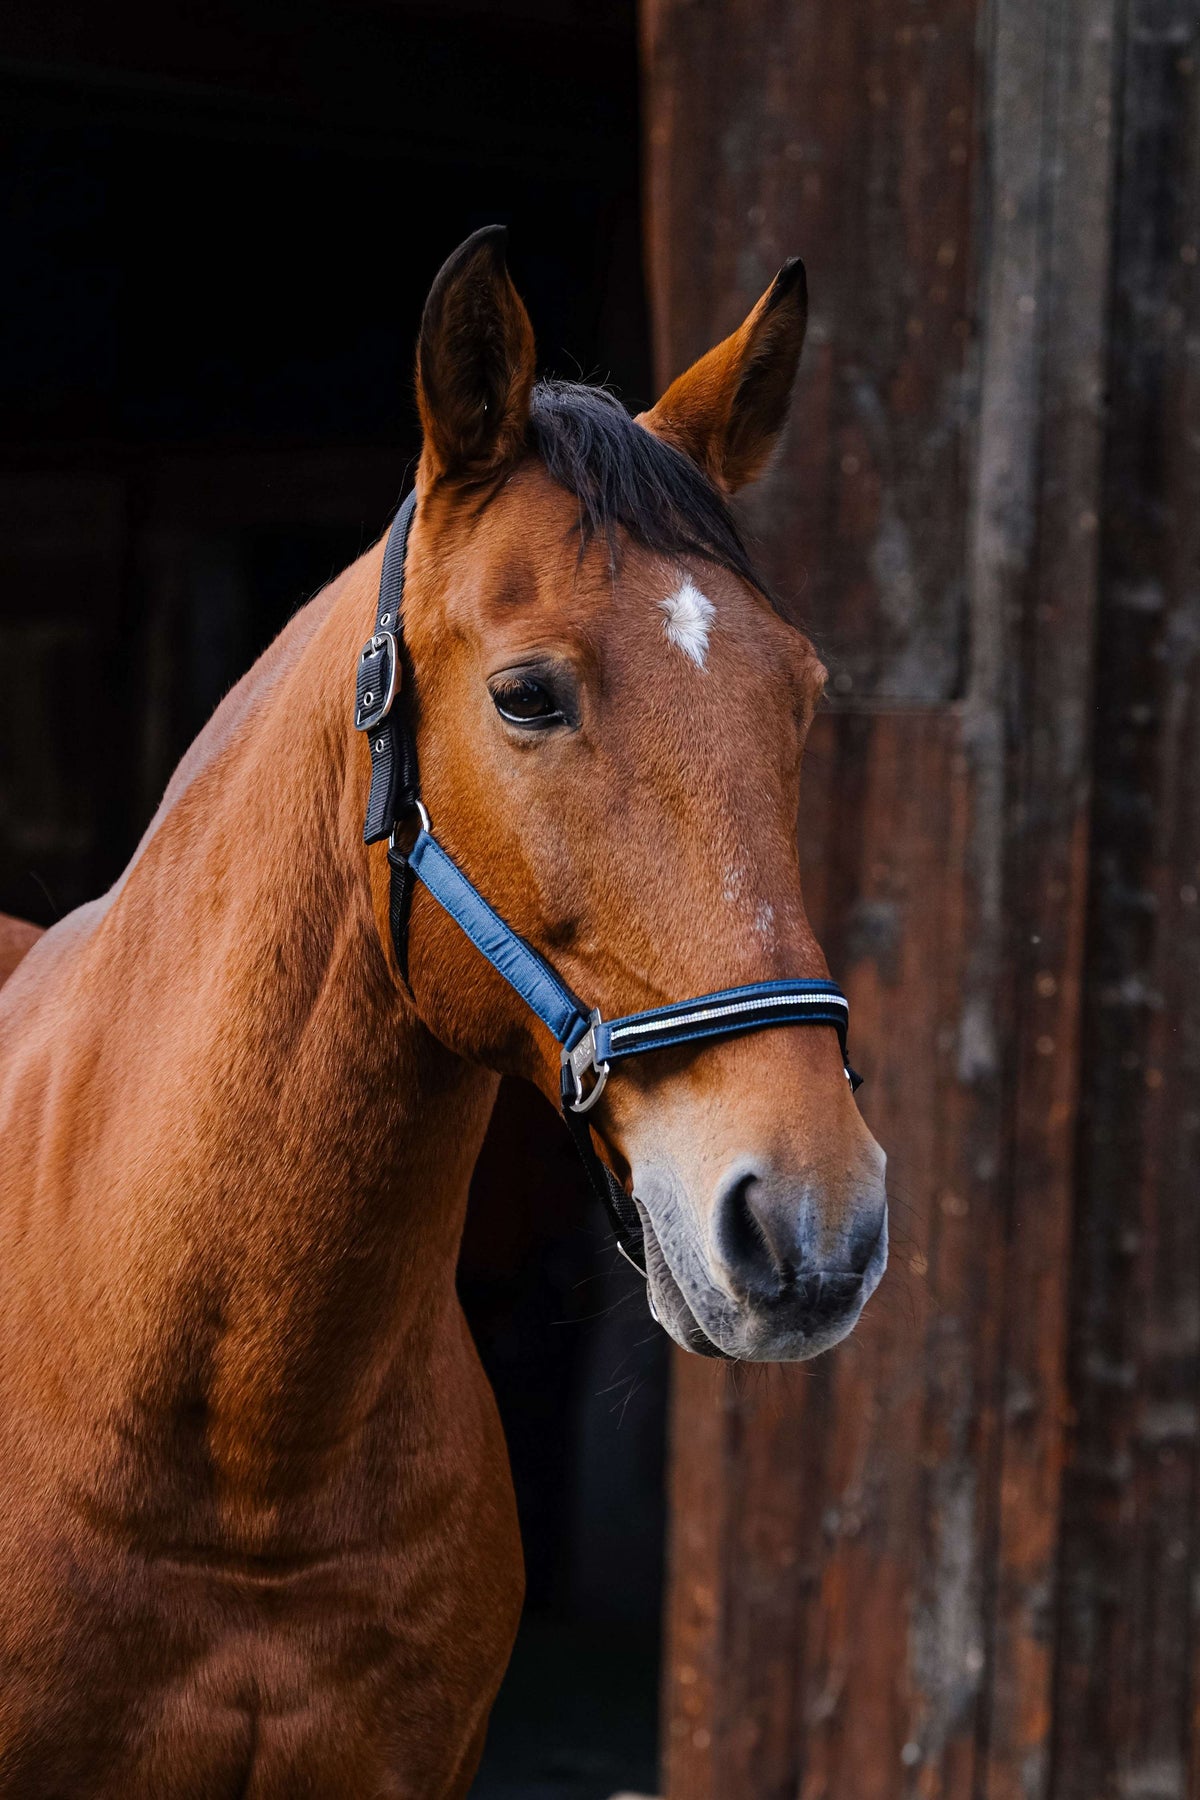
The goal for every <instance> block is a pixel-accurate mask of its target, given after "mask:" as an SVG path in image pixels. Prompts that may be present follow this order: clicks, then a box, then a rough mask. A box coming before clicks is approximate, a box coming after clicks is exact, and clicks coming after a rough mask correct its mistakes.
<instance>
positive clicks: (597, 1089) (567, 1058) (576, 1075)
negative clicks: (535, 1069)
mask: <svg viewBox="0 0 1200 1800" xmlns="http://www.w3.org/2000/svg"><path fill="white" fill-rule="evenodd" d="M599 1024H600V1009H599V1007H593V1008H592V1015H591V1021H590V1023H589V1025H588V1028H587V1030H586V1031H585V1032H584V1034H583V1036H582V1037H581V1038H580V1040H579V1042H578V1043H577V1044H576V1046H575V1048H574V1049H573V1050H564V1051H563V1053H562V1063H563V1067H564V1068H565V1069H569V1070H570V1071H571V1085H572V1086H573V1087H574V1089H575V1098H574V1099H573V1100H568V1102H567V1105H568V1106H569V1107H570V1108H571V1111H572V1112H577V1113H585V1112H591V1110H592V1108H593V1106H595V1104H596V1102H597V1100H598V1099H599V1098H600V1096H601V1094H602V1093H603V1092H604V1084H605V1082H606V1081H607V1080H608V1064H607V1063H598V1062H597V1061H596V1027H597V1025H599ZM589 1069H590V1070H591V1072H592V1073H593V1074H594V1075H595V1077H596V1079H595V1081H594V1082H593V1083H592V1085H591V1087H590V1088H587V1089H585V1088H584V1085H583V1078H584V1076H585V1075H586V1074H587V1073H588V1071H589Z"/></svg>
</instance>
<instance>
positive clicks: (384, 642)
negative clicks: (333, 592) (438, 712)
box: [354, 492, 420, 844]
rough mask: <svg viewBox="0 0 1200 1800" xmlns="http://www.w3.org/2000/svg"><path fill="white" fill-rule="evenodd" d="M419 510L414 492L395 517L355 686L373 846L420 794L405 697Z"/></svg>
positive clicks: (367, 836) (368, 838) (366, 829)
mask: <svg viewBox="0 0 1200 1800" xmlns="http://www.w3.org/2000/svg"><path fill="white" fill-rule="evenodd" d="M416 509H417V496H416V493H415V492H414V493H411V494H410V495H409V496H408V499H407V500H406V501H405V502H404V505H403V506H402V507H401V508H400V511H399V512H398V513H397V514H396V518H395V522H394V523H393V525H392V529H391V531H390V532H389V533H388V541H387V547H386V549H385V550H384V553H383V574H382V576H381V578H380V582H379V604H378V606H377V607H376V609H375V630H374V632H373V634H372V635H371V636H370V637H369V638H368V639H367V642H366V643H365V644H364V646H363V650H362V654H361V655H360V657H359V659H358V673H357V677H356V679H355V684H354V685H355V693H354V723H355V726H356V728H357V729H358V730H359V731H365V732H366V733H367V740H368V743H369V744H370V748H371V792H370V794H369V796H368V799H367V817H366V823H365V824H364V826H363V840H364V842H366V843H368V844H375V843H378V841H379V839H380V838H385V837H388V836H389V835H390V833H391V830H392V827H393V826H394V825H395V823H396V820H397V819H398V818H401V817H402V816H403V815H404V814H405V813H407V812H411V810H412V808H413V806H414V804H415V802H416V800H417V796H418V793H419V791H420V789H419V781H418V775H417V753H416V745H415V743H414V741H413V735H412V729H411V726H410V723H409V713H408V705H407V699H406V697H401V686H402V676H403V667H402V665H403V661H404V650H403V644H404V639H403V637H402V635H401V620H400V609H401V605H402V602H403V598H404V556H405V551H406V549H407V547H408V533H409V528H410V526H411V525H412V520H413V514H414V513H415V511H416Z"/></svg>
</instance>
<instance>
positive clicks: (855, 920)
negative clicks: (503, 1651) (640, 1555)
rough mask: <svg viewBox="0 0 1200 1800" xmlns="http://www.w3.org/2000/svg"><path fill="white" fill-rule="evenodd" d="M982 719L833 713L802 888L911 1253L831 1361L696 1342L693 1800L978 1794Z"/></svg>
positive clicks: (817, 747)
mask: <svg viewBox="0 0 1200 1800" xmlns="http://www.w3.org/2000/svg"><path fill="white" fill-rule="evenodd" d="M960 732H961V727H960V721H959V719H958V717H957V715H956V714H955V713H954V712H953V711H947V712H944V713H936V712H912V713H903V714H898V715H892V714H881V715H878V716H874V717H863V716H861V715H842V716H838V717H830V716H827V717H825V718H824V719H822V720H821V721H820V722H819V726H818V729H817V732H816V734H815V738H814V743H813V747H812V762H811V765H810V770H809V774H808V776H807V778H806V795H807V800H806V805H805V812H804V831H803V841H804V843H805V846H806V852H807V854H806V862H807V865H808V866H807V869H806V890H807V892H808V895H809V899H810V905H811V909H812V912H813V916H814V920H815V921H816V923H817V926H818V930H819V931H820V932H821V933H822V934H823V938H824V941H825V942H826V946H827V949H828V951H829V955H830V960H831V962H832V965H833V967H834V968H835V969H836V970H837V971H838V973H839V976H840V977H841V978H842V979H844V980H845V981H846V983H847V985H848V991H849V993H850V997H851V1004H852V1008H853V1012H854V1052H855V1055H856V1056H857V1057H859V1059H860V1061H861V1063H862V1065H863V1066H864V1068H865V1069H866V1071H867V1075H868V1084H867V1087H866V1088H865V1089H864V1090H863V1097H864V1104H865V1107H866V1110H867V1112H868V1116H869V1117H870V1120H871V1123H872V1128H873V1129H874V1130H876V1132H877V1133H878V1135H879V1136H880V1138H881V1139H882V1141H884V1142H885V1143H887V1144H888V1146H889V1151H890V1155H891V1185H892V1190H893V1193H894V1194H895V1196H896V1204H895V1235H894V1240H893V1263H892V1269H891V1271H890V1273H889V1276H888V1281H887V1284H886V1286H885V1288H884V1290H883V1291H882V1292H881V1294H880V1295H879V1296H877V1299H876V1300H875V1301H873V1302H872V1305H871V1307H869V1308H868V1311H867V1314H866V1316H865V1318H864V1321H863V1323H862V1325H861V1326H860V1328H859V1331H858V1333H857V1334H856V1336H855V1338H854V1339H852V1340H850V1342H849V1343H847V1344H846V1345H844V1346H842V1347H841V1348H839V1350H837V1351H835V1352H833V1353H832V1354H831V1355H830V1356H829V1357H828V1358H826V1359H823V1360H822V1361H821V1362H819V1363H817V1364H814V1365H813V1366H812V1367H811V1368H806V1369H800V1370H792V1371H780V1370H776V1371H766V1370H763V1371H736V1370H735V1371H727V1370H724V1369H722V1368H713V1367H710V1366H709V1365H705V1364H696V1363H695V1362H694V1361H690V1360H688V1359H681V1360H680V1362H679V1365H678V1368H677V1384H676V1391H675V1433H674V1440H673V1442H674V1451H673V1487H674V1510H675V1543H674V1556H673V1564H674V1573H675V1578H674V1582H673V1587H672V1607H671V1614H670V1633H669V1635H670V1648H669V1657H668V1672H667V1681H666V1689H665V1700H666V1706H665V1715H666V1717H665V1736H666V1791H667V1792H668V1793H669V1794H670V1795H671V1796H672V1797H673V1800H706V1797H707V1796H709V1795H711V1796H714V1800H715V1797H716V1796H721V1797H722V1800H723V1797H724V1796H727V1795H729V1794H733V1793H737V1794H744V1795H746V1796H753V1797H754V1800H759V1797H760V1796H763V1797H766V1796H770V1797H771V1800H774V1797H775V1796H779V1797H780V1800H783V1797H784V1796H787V1797H789V1800H791V1797H793V1796H803V1797H804V1800H824V1797H829V1800H834V1797H837V1796H841V1795H843V1794H850V1793H852V1794H853V1795H854V1796H855V1800H896V1797H897V1796H898V1795H901V1794H906V1795H908V1794H911V1795H913V1796H916V1795H938V1796H940V1795H954V1796H957V1797H961V1800H967V1797H968V1796H969V1795H970V1793H971V1791H972V1789H971V1782H972V1775H973V1767H974V1740H975V1725H976V1709H977V1706H978V1701H979V1693H980V1682H981V1676H982V1671H983V1666H984V1653H983V1643H984V1627H983V1619H982V1604H983V1593H984V1586H985V1580H984V1577H985V1570H984V1567H983V1562H982V1545H983V1541H984V1538H983V1531H982V1509H983V1506H984V1502H985V1495H984V1494H983V1492H982V1491H981V1485H980V1482H979V1480H978V1473H977V1471H978V1469H979V1467H980V1466H983V1467H986V1466H987V1465H988V1463H989V1460H990V1455H989V1439H990V1436H991V1434H992V1432H993V1430H994V1418H993V1415H992V1414H991V1412H990V1409H989V1406H988V1395H989V1392H990V1389H991V1386H992V1381H993V1378H994V1377H993V1374H992V1372H991V1364H992V1359H993V1357H994V1354H995V1344H994V1338H995V1315H994V1312H993V1311H991V1310H990V1309H989V1306H988V1296H989V1293H990V1291H991V1290H992V1287H993V1284H994V1281H995V1274H996V1264H997V1259H998V1256H999V1253H1000V1248H1001V1244H1000V1233H999V1218H1000V1215H999V1209H998V1208H997V1207H996V1206H995V1205H994V1204H993V1203H991V1202H990V1201H989V1198H988V1193H987V1182H986V1171H985V1174H984V1179H983V1180H982V1182H981V1180H980V1178H979V1171H978V1170H977V1169H976V1168H975V1167H973V1166H972V1161H973V1160H977V1158H978V1150H979V1143H978V1138H977V1135H976V1134H975V1132H974V1130H973V1114H974V1112H975V1110H976V1107H977V1102H976V1100H975V1098H974V1096H973V1095H972V1093H971V1090H970V1089H969V1087H967V1086H964V1085H963V1084H960V1082H959V1080H958V1078H957V1074H956V1060H957V1058H956V1045H957V1037H958V1024H959V1018H958V1011H959V1006H960V1002H961V990H962V982H963V966H962V964H963V951H962V946H963V944H964V943H965V941H966V939H967V936H968V930H967V923H966V920H967V914H968V910H969V904H970V902H969V896H968V892H967V883H966V880H965V864H966V843H967V833H968V829H969V791H970V781H969V775H968V771H967V765H966V761H965V758H964V757H963V755H962V749H961V743H960ZM991 1163H992V1167H993V1169H994V1167H995V1152H994V1147H993V1151H992V1155H991Z"/></svg>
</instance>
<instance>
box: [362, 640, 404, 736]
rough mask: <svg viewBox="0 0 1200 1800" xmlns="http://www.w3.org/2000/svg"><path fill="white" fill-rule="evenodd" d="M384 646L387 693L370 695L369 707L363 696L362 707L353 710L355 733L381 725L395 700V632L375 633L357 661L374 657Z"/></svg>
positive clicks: (397, 653)
mask: <svg viewBox="0 0 1200 1800" xmlns="http://www.w3.org/2000/svg"><path fill="white" fill-rule="evenodd" d="M385 644H386V645H387V649H388V677H387V680H388V686H387V693H386V694H372V695H371V697H370V704H369V705H367V704H365V702H366V699H367V696H366V695H365V694H364V695H363V701H364V705H363V706H362V707H361V708H359V707H357V706H356V707H355V709H354V729H355V731H374V729H375V727H376V726H377V725H382V724H383V721H384V720H385V719H386V718H387V716H388V714H389V713H390V712H391V710H392V701H393V700H394V699H395V698H396V689H397V688H398V687H399V685H400V647H399V645H398V644H397V642H396V634H395V632H393V631H377V632H376V633H375V635H374V637H369V638H368V639H367V641H366V643H365V644H364V645H363V647H362V652H361V654H360V656H359V659H358V660H359V661H360V662H363V661H365V660H366V658H367V657H368V656H374V655H375V654H376V652H377V651H379V650H382V649H383V647H384V645H385Z"/></svg>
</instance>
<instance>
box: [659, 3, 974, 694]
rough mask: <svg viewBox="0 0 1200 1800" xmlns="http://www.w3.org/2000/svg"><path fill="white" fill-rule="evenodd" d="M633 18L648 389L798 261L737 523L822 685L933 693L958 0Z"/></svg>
mask: <svg viewBox="0 0 1200 1800" xmlns="http://www.w3.org/2000/svg"><path fill="white" fill-rule="evenodd" d="M642 20H643V26H642V31H643V58H644V66H645V77H646V107H647V118H648V134H649V157H648V170H647V180H648V187H647V208H648V262H649V272H650V279H651V289H652V292H653V294H654V296H655V302H656V325H655V353H656V365H657V372H658V375H659V377H660V380H666V379H668V378H670V377H672V376H674V375H675V374H677V373H678V371H679V369H680V368H681V367H683V366H684V365H685V364H686V363H687V362H689V361H690V360H691V359H692V358H693V357H695V356H697V355H699V354H700V353H701V352H703V351H704V350H706V349H707V348H708V346H709V344H710V343H712V342H713V341H714V340H715V339H716V338H717V337H719V336H721V335H723V334H724V333H725V332H726V331H729V330H732V329H733V327H734V326H735V325H736V324H737V323H738V322H739V320H740V319H741V317H742V316H743V314H744V313H745V312H746V311H747V310H748V308H749V306H750V305H752V304H753V302H754V300H756V299H757V297H758V295H759V294H760V293H761V292H762V291H763V289H764V288H765V287H766V285H767V283H768V282H769V281H770V279H771V276H772V275H773V274H774V273H775V270H776V269H777V268H778V266H779V264H780V263H781V262H782V261H783V259H784V258H785V257H786V256H790V255H795V254H800V255H803V256H804V258H805V260H806V263H807V265H808V271H809V286H810V295H811V299H812V306H813V311H812V317H811V323H810V328H809V343H808V347H807V349H806V351H805V355H804V360H803V364H802V369H801V376H800V384H799V389H798V395H797V405H796V419H795V422H794V424H793V427H792V430H791V432H790V434H789V437H788V441H787V444H786V446H785V448H784V450H783V453H782V455H781V457H780V458H779V460H778V462H777V464H776V466H775V467H774V469H773V470H772V471H771V472H770V473H769V474H768V476H767V477H766V479H765V480H764V481H763V482H762V483H761V484H760V485H759V487H758V488H757V489H756V490H755V491H754V493H753V494H752V495H751V496H750V497H749V499H748V502H747V512H748V517H749V520H750V524H751V528H752V530H753V531H754V532H755V533H756V534H757V535H760V536H761V538H762V540H763V549H764V561H765V565H766V569H767V572H768V574H769V575H770V576H771V577H772V578H773V579H774V580H775V582H776V583H777V585H778V586H779V587H780V589H781V590H782V591H783V592H784V594H785V595H788V596H790V597H791V598H793V599H794V600H795V601H796V603H797V605H798V609H799V611H800V612H801V613H802V615H803V617H804V618H805V620H806V621H807V622H808V624H809V625H810V626H811V627H812V628H813V629H814V631H815V634H816V636H817V637H818V639H819V641H820V643H821V645H822V648H823V649H824V650H825V651H826V653H827V654H828V655H829V656H830V658H831V659H832V662H833V665H834V667H835V670H836V676H835V680H836V682H837V684H838V691H839V692H842V693H849V692H853V693H855V694H859V693H862V694H868V693H871V694H887V695H889V696H895V697H899V698H903V699H910V700H912V699H916V700H937V699H945V698H948V697H950V696H952V695H954V694H957V693H958V692H959V691H960V690H961V684H962V673H963V649H964V642H965V613H964V593H965V562H966V461H967V448H966V447H967V442H968V431H969V424H970V418H969V404H968V373H967V372H968V354H969V348H970V344H969V339H970V329H971V326H970V321H971V317H972V312H973V307H974V291H973V269H972V256H971V248H970V243H969V230H970V216H971V203H972V180H973V173H974V171H973V144H974V137H973V125H974V121H973V99H974V94H973V89H974V66H975V37H976V31H977V27H978V20H977V5H976V0H929V3H928V4H925V5H922V6H921V7H920V8H919V9H917V8H899V7H897V6H895V5H894V4H890V3H888V0H863V3H862V4H858V5H854V6H834V7H831V6H827V5H823V4H821V3H820V0H740V3H739V4H735V5H729V4H714V3H713V0H699V3H696V0H646V3H645V4H643V7H642Z"/></svg>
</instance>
